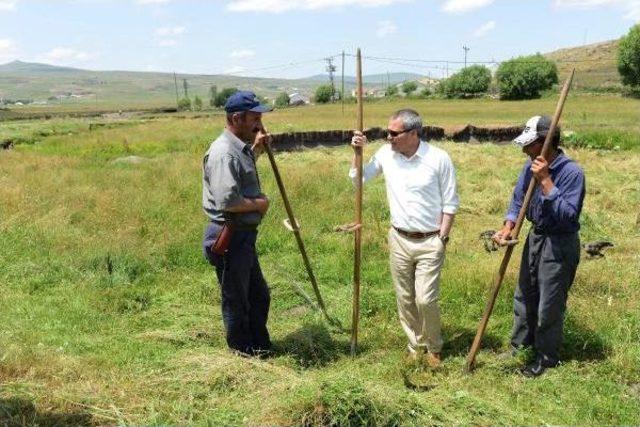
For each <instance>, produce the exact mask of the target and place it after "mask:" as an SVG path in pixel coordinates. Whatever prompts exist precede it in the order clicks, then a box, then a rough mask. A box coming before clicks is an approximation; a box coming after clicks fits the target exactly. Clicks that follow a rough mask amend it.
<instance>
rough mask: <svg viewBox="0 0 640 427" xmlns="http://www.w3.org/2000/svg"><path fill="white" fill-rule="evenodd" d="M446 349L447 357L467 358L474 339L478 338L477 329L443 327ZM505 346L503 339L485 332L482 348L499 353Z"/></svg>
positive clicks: (444, 348)
mask: <svg viewBox="0 0 640 427" xmlns="http://www.w3.org/2000/svg"><path fill="white" fill-rule="evenodd" d="M442 332H443V335H444V339H445V341H444V347H443V349H442V352H443V353H444V355H445V356H446V357H456V356H466V355H467V354H468V353H469V350H470V349H471V344H472V343H473V338H474V337H475V336H476V330H475V329H466V328H463V329H460V328H458V329H455V328H451V327H450V326H446V325H443V331H442ZM503 346H504V344H503V342H502V339H500V338H499V337H497V336H495V335H493V334H490V333H487V332H485V334H484V336H483V337H482V345H481V348H483V349H488V350H491V351H498V350H500V349H501V348H502V347H503Z"/></svg>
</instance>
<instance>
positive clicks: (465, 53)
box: [462, 46, 471, 68]
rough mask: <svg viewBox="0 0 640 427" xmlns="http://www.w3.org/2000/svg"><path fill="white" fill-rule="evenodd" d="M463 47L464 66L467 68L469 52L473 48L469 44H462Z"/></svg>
mask: <svg viewBox="0 0 640 427" xmlns="http://www.w3.org/2000/svg"><path fill="white" fill-rule="evenodd" d="M462 49H464V68H467V52H469V51H470V50H471V48H468V47H467V46H462Z"/></svg>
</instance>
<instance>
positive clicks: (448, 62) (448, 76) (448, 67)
mask: <svg viewBox="0 0 640 427" xmlns="http://www.w3.org/2000/svg"><path fill="white" fill-rule="evenodd" d="M447 78H449V61H447Z"/></svg>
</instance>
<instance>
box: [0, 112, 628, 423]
mask: <svg viewBox="0 0 640 427" xmlns="http://www.w3.org/2000/svg"><path fill="white" fill-rule="evenodd" d="M538 102H541V103H543V104H544V103H545V102H547V103H549V104H550V103H551V101H550V100H549V101H545V100H540V101H538ZM543 104H541V105H543ZM443 105H445V104H443ZM460 105H465V104H460ZM483 105H486V104H483ZM503 105H504V104H503ZM513 105H514V106H517V105H519V104H513ZM544 105H546V104H544ZM379 107H380V109H379V110H375V111H371V115H372V116H373V117H372V119H371V120H370V123H371V124H374V123H375V125H384V119H383V117H384V116H386V114H388V112H390V111H391V110H393V109H394V108H396V107H397V105H380V106H379ZM383 107H384V108H383ZM314 108H315V107H314ZM419 108H422V109H431V108H433V109H434V110H433V111H434V114H436V112H435V110H436V107H435V106H431V105H429V104H425V105H422V106H419ZM443 108H444V107H443ZM452 108H453V107H452ZM459 108H463V109H464V108H465V107H463V106H460V107H459ZM520 108H521V107H519V106H518V108H517V109H518V110H520ZM589 108H596V107H594V106H591V107H589ZM299 111H300V112H305V114H306V112H307V111H319V112H322V114H318V115H317V117H316V119H317V120H314V122H313V123H314V126H321V125H322V124H325V125H326V124H327V123H328V122H329V121H330V119H331V114H333V116H334V117H333V121H334V122H335V123H337V125H336V126H333V125H332V126H326V127H332V128H333V127H342V126H340V124H341V123H340V121H341V120H343V119H341V118H340V117H339V116H340V114H336V112H337V111H338V110H337V109H336V107H329V108H327V109H326V111H325V110H322V109H318V110H315V109H309V110H307V109H304V110H299ZM367 111H368V114H369V110H367ZM430 111H431V110H430ZM294 113H295V111H289V110H287V111H285V112H277V113H274V114H273V115H270V116H267V118H266V119H265V123H266V125H267V126H268V127H270V128H271V129H272V130H274V131H281V130H284V129H286V128H287V126H288V125H287V123H289V122H288V120H293V119H294ZM438 114H440V115H439V116H437V117H439V118H442V119H443V120H444V119H445V118H446V117H447V114H446V112H440V113H438ZM467 114H470V113H467ZM509 114H511V116H512V117H515V116H516V115H520V114H522V118H519V119H518V121H522V120H524V119H526V117H527V116H529V115H531V114H532V112H531V111H528V112H526V113H525V112H524V111H521V112H513V111H512V112H511V113H509ZM573 114H575V113H573ZM569 116H570V117H571V113H569ZM620 116H621V117H618V118H617V120H620V121H621V122H623V121H625V120H628V119H625V118H624V117H626V116H624V114H621V115H620ZM305 117H306V116H298V119H297V121H296V126H302V125H304V124H306V125H310V123H309V122H311V120H310V119H308V118H305ZM489 117H490V116H489V115H487V120H488V118H489ZM574 117H575V115H574ZM607 117H609V116H607ZM428 120H429V119H428ZM448 120H451V123H455V120H454V119H453V118H451V119H448ZM498 120H503V119H500V118H499V119H498ZM602 120H603V121H604V120H605V119H602ZM612 120H613V119H612ZM476 123H478V122H476ZM592 124H593V122H592ZM345 126H346V125H345ZM611 126H612V127H613V126H615V124H611ZM633 126H637V124H634V125H631V126H630V128H631V130H630V131H631V132H635V130H633ZM628 128H629V127H626V128H625V129H628ZM220 130H221V123H219V122H217V121H214V120H207V121H205V120H200V119H198V120H182V121H178V120H159V121H154V122H149V123H144V124H140V125H137V126H133V127H131V128H127V129H122V128H116V129H103V130H99V131H95V132H92V133H88V132H85V133H82V134H81V135H79V136H74V135H72V136H53V137H49V138H47V139H46V141H45V142H43V143H39V144H35V145H32V146H20V147H16V148H15V149H14V150H9V151H6V152H2V153H0V200H2V204H0V247H1V248H2V257H1V258H0V283H2V285H1V286H2V292H1V293H0V323H1V324H2V328H0V384H1V385H0V424H2V423H6V424H16V423H24V424H27V425H29V424H31V425H43V424H44V425H46V424H68V425H73V424H82V423H85V424H86V423H94V424H135V425H139V424H199V425H207V424H208V425H265V424H267V425H318V424H322V425H430V424H453V423H456V424H483V425H489V424H492V425H493V424H580V425H582V424H585V425H620V424H622V425H635V424H638V423H640V416H639V415H638V414H640V397H639V396H638V393H637V387H638V385H637V383H638V378H640V368H639V367H638V366H639V364H638V360H640V344H639V342H640V340H639V339H638V338H640V315H639V310H638V300H639V299H640V259H639V256H638V253H640V252H639V251H640V244H639V243H638V241H639V240H638V237H640V229H639V228H638V224H637V216H638V213H637V206H638V204H639V203H640V188H639V186H638V184H637V176H638V175H637V171H638V170H640V159H639V158H638V156H636V155H635V153H631V154H630V153H625V152H615V151H595V150H587V149H580V148H578V149H573V148H572V149H569V150H568V153H569V155H570V156H571V157H573V158H575V159H576V160H578V161H579V162H580V164H581V165H583V167H584V169H585V172H586V176H587V198H586V201H585V207H584V212H583V216H582V231H581V234H582V238H583V240H584V241H589V240H595V239H599V238H608V239H611V240H613V241H614V243H615V244H616V247H615V248H613V250H611V251H609V252H608V253H607V255H606V257H605V258H603V259H598V260H588V259H584V258H583V260H582V263H581V265H580V267H579V269H578V275H577V278H576V282H575V284H574V287H573V288H572V290H571V293H570V298H569V314H568V319H567V324H566V337H565V345H564V347H563V352H562V354H563V357H564V359H565V363H564V364H563V365H562V366H561V367H560V368H558V369H554V370H552V371H551V372H549V373H548V374H547V375H545V376H544V377H542V378H540V379H539V380H536V381H529V380H526V379H523V378H520V377H519V376H517V375H514V374H513V371H514V369H515V366H514V365H512V364H508V363H505V362H500V361H498V360H497V359H496V358H495V353H496V352H498V351H500V350H501V349H504V348H506V347H507V345H508V337H509V331H510V327H511V318H512V308H511V294H512V292H513V286H514V283H515V280H516V271H517V264H518V261H519V260H517V257H514V258H515V260H514V261H513V262H512V264H513V265H512V266H511V268H510V269H509V271H508V274H507V279H506V281H505V288H504V289H503V291H502V292H501V294H500V296H499V298H498V301H497V304H496V308H495V312H494V315H493V317H492V319H491V322H490V324H489V330H488V332H487V336H486V338H485V341H484V348H483V350H482V351H481V352H480V354H479V357H478V363H479V368H478V370H477V371H476V372H475V373H474V374H473V375H472V376H467V375H464V374H462V366H463V364H464V357H465V355H466V352H467V350H468V347H469V345H470V342H471V340H472V337H473V334H474V333H475V328H476V325H477V322H478V320H479V318H480V316H481V313H482V310H483V308H484V304H485V301H486V297H487V294H488V289H489V286H490V284H491V281H492V278H493V275H494V274H495V272H496V269H497V265H498V263H499V258H500V254H499V253H493V254H487V253H485V252H484V250H483V248H482V244H481V242H480V240H479V239H478V235H479V233H480V232H481V231H483V230H486V229H488V228H496V227H497V226H499V224H500V223H501V218H502V215H503V212H504V210H505V208H506V206H507V203H508V199H509V196H510V191H511V188H512V185H513V184H514V183H515V180H516V178H517V173H518V171H519V169H520V167H521V165H522V162H523V161H524V158H523V157H522V154H521V153H519V152H518V151H517V150H516V149H514V148H512V147H498V146H493V145H467V144H453V143H450V142H443V143H438V145H439V146H441V147H443V148H445V149H446V150H447V151H448V152H449V153H450V154H451V156H452V158H453V161H454V163H455V164H456V167H457V170H458V179H459V192H460V197H461V201H462V205H461V210H460V212H459V214H458V216H457V219H456V224H455V227H454V231H453V236H452V237H453V238H452V242H451V244H450V246H449V248H448V253H447V261H446V264H445V269H444V271H443V284H442V297H441V304H442V311H443V322H444V325H443V326H444V333H445V339H446V345H445V350H444V352H445V357H446V359H445V364H444V368H443V369H442V370H441V371H439V372H435V373H431V372H428V371H417V372H413V373H412V375H413V376H414V378H415V379H416V380H418V381H419V382H420V384H423V385H425V386H427V387H425V389H426V390H428V391H425V392H422V393H421V392H419V391H415V390H412V389H410V388H407V387H405V384H404V381H403V375H402V372H403V368H402V367H401V365H400V360H401V357H402V354H403V349H404V346H405V341H406V339H405V337H404V335H403V333H402V330H401V328H400V326H399V323H398V320H397V314H396V308H395V296H394V294H393V290H392V287H391V285H390V277H389V271H388V261H387V248H386V241H385V235H386V230H387V227H388V221H389V215H388V209H387V206H386V196H385V191H384V183H383V181H382V180H381V179H378V180H376V181H374V182H372V183H371V184H370V185H367V186H366V187H365V205H364V213H363V216H364V223H365V229H364V232H363V253H364V256H363V268H362V282H363V286H362V304H361V308H362V311H361V313H362V317H361V329H360V353H359V355H358V357H357V358H355V359H352V358H350V357H349V336H348V334H340V333H335V332H334V331H332V330H330V329H329V328H328V327H327V326H326V325H325V324H324V323H322V320H321V317H320V316H319V315H318V314H317V313H315V312H313V310H311V309H310V308H309V307H307V306H306V305H305V303H304V301H303V300H302V299H301V298H300V297H299V296H298V295H297V294H296V293H295V292H294V290H293V287H292V286H291V283H292V282H296V283H299V284H301V285H302V286H303V287H305V288H306V289H309V285H308V280H307V278H306V273H305V271H304V268H303V266H302V262H301V259H300V255H299V254H298V253H297V248H296V245H295V241H294V239H293V237H292V236H291V234H290V233H288V232H287V231H286V230H284V229H283V228H282V226H281V219H283V218H285V217H286V215H285V212H284V208H283V206H282V203H281V202H280V200H279V197H278V195H277V187H276V185H275V182H274V179H273V176H272V174H271V173H270V170H269V169H268V162H267V159H266V158H261V159H259V162H258V163H259V164H258V168H259V169H260V172H261V179H262V183H263V185H264V187H265V188H264V190H265V192H266V193H267V194H269V195H270V197H271V200H272V208H271V210H270V212H269V214H268V216H267V218H266V220H265V222H264V224H263V225H262V226H261V233H260V238H259V242H258V248H259V252H260V256H261V261H262V266H263V269H264V272H265V276H266V277H267V280H268V282H269V283H270V285H271V287H272V301H273V303H272V310H271V318H270V321H269V325H270V329H271V332H272V337H273V340H274V344H275V347H276V350H277V354H276V357H274V358H273V359H270V360H268V361H258V360H248V359H242V358H238V357H235V356H232V355H230V354H229V353H228V352H227V351H226V350H225V345H224V336H223V331H222V320H221V315H220V308H219V302H220V299H219V293H218V289H217V285H216V282H215V279H214V273H213V271H212V270H211V268H210V266H209V265H208V264H206V263H205V262H204V260H203V259H202V256H201V254H200V237H201V233H202V231H203V227H204V222H205V220H204V216H203V214H202V213H201V207H200V191H201V189H200V185H201V184H200V179H201V177H200V174H201V171H200V164H201V155H202V154H203V152H204V150H205V149H206V147H207V146H208V141H209V140H211V139H212V138H214V137H215V136H217V134H218V133H219V132H220ZM124 138H126V139H127V141H128V144H127V145H125V144H123V140H124ZM378 146H379V145H378V144H374V145H373V146H372V147H370V148H368V149H367V150H366V156H367V157H368V156H369V155H370V154H371V153H372V152H373V151H374V150H375V149H376V148H377V147H378ZM128 155H138V156H142V157H145V158H148V159H149V160H148V161H146V162H142V163H140V164H127V163H116V162H114V161H113V160H114V159H116V158H118V157H121V156H128ZM350 157H351V151H350V149H349V148H347V147H344V148H337V149H318V150H308V151H302V152H299V153H282V154H279V155H278V156H277V161H278V162H279V165H280V170H281V173H282V175H283V178H284V180H285V184H286V186H287V191H288V193H289V196H290V198H291V201H292V204H293V208H294V211H295V213H296V216H297V218H298V220H299V221H300V223H301V224H302V234H303V238H304V240H305V243H306V246H307V250H308V252H309V255H310V258H311V261H312V264H313V267H314V271H315V273H316V276H317V278H318V282H319V283H320V285H321V288H322V291H323V295H324V297H325V299H326V302H327V305H328V307H329V309H330V311H331V313H332V314H333V315H335V316H337V317H338V318H339V319H340V320H341V321H342V323H343V324H345V325H348V324H349V321H350V316H351V280H352V278H351V276H352V268H353V265H352V245H353V242H352V238H351V237H350V236H349V235H346V236H345V235H340V234H336V233H333V232H332V231H331V230H332V229H333V227H334V226H335V225H337V224H343V223H346V222H349V221H350V220H351V218H352V216H353V188H352V186H351V184H350V181H349V179H348V178H347V176H346V172H347V169H348V166H349V162H350ZM634 177H635V178H634Z"/></svg>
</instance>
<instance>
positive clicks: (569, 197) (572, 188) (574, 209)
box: [505, 150, 585, 234]
mask: <svg viewBox="0 0 640 427" xmlns="http://www.w3.org/2000/svg"><path fill="white" fill-rule="evenodd" d="M531 163H532V162H531V160H528V161H527V162H526V163H525V165H524V167H523V168H522V171H521V172H520V176H519V177H518V183H517V184H516V187H515V189H514V190H513V198H512V199H511V204H510V205H509V210H508V211H507V215H506V217H505V219H507V220H509V221H513V222H514V223H515V222H516V219H517V218H518V212H520V208H521V207H522V202H523V201H524V196H525V194H526V193H527V188H528V187H529V182H530V181H531V177H532V176H533V173H532V172H531ZM549 173H550V174H551V180H552V181H553V189H552V190H551V191H550V192H549V194H547V195H546V196H545V195H544V193H543V192H542V187H541V186H540V185H537V186H536V189H535V190H534V192H533V197H532V198H531V203H530V204H529V209H528V210H527V214H526V217H527V219H528V220H529V221H531V222H532V223H533V224H534V226H535V228H536V229H537V230H539V231H541V232H543V233H548V234H563V233H572V232H576V231H578V230H579V229H580V223H579V218H580V212H581V211H582V202H583V201H584V195H585V179H584V172H583V171H582V169H581V168H580V166H578V164H577V163H576V162H574V161H573V160H571V159H570V158H568V157H567V156H565V154H564V153H563V152H562V150H558V155H557V157H556V158H555V159H554V160H553V162H551V164H550V165H549Z"/></svg>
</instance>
